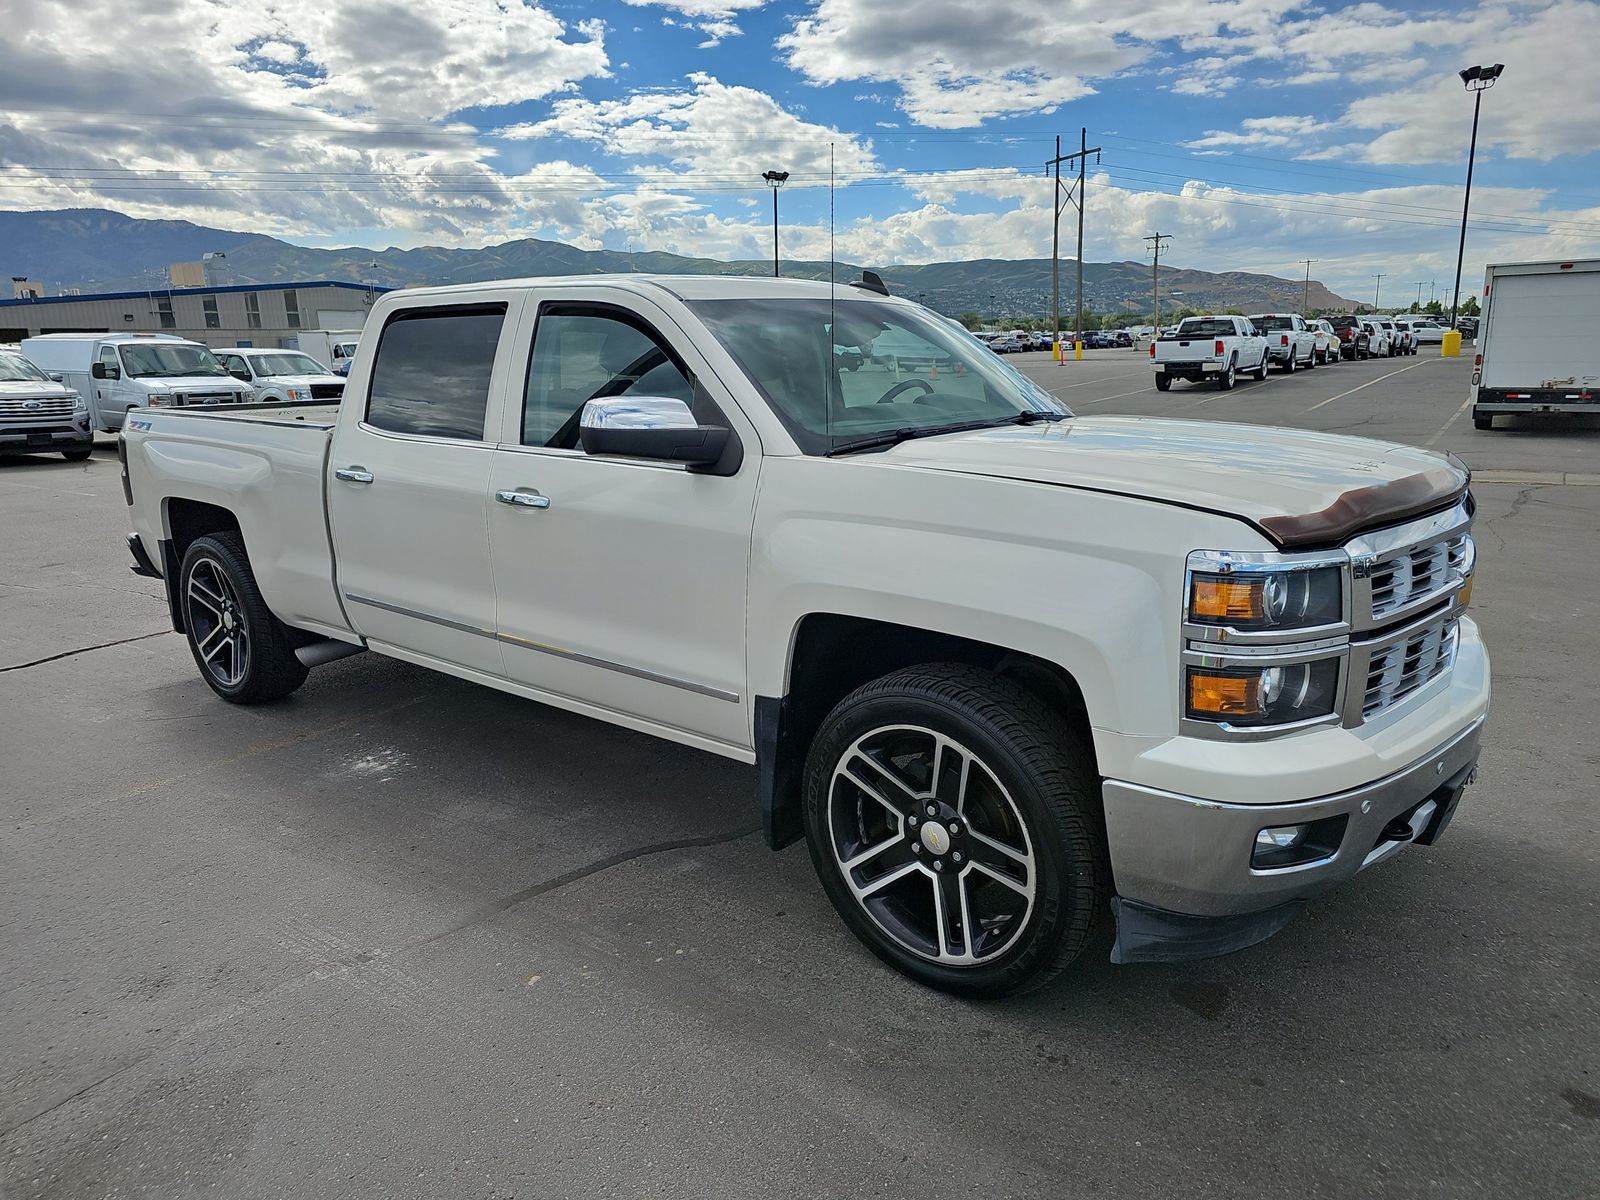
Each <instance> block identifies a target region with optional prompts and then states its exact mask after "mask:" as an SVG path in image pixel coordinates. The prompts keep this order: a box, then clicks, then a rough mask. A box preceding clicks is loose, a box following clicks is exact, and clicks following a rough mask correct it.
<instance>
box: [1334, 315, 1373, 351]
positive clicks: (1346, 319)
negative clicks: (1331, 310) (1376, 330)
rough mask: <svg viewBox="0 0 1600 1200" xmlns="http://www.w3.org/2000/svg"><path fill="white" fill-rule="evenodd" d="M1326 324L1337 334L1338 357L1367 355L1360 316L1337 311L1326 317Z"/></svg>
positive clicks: (1364, 331)
mask: <svg viewBox="0 0 1600 1200" xmlns="http://www.w3.org/2000/svg"><path fill="white" fill-rule="evenodd" d="M1328 324H1330V325H1332V326H1333V331H1334V333H1336V334H1338V336H1339V357H1340V358H1366V357H1367V331H1366V329H1365V328H1363V326H1362V324H1361V318H1359V317H1354V316H1351V315H1350V314H1349V313H1338V314H1335V315H1334V316H1331V317H1329V318H1328Z"/></svg>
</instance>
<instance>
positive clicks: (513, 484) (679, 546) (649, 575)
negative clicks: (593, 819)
mask: <svg viewBox="0 0 1600 1200" xmlns="http://www.w3.org/2000/svg"><path fill="white" fill-rule="evenodd" d="M571 294H572V293H571V292H570V291H566V292H564V293H563V295H571ZM586 294H587V293H586ZM593 295H594V297H595V299H586V300H582V301H566V300H563V301H560V302H557V301H553V300H546V301H545V302H544V303H542V304H540V306H539V308H538V310H537V314H536V325H535V329H534V331H533V334H532V343H533V347H532V354H531V357H530V360H529V364H528V370H527V376H526V380H525V386H524V387H523V388H522V389H520V390H522V392H523V395H522V397H521V401H522V402H521V404H520V405H518V404H517V403H516V402H515V400H516V396H515V391H513V402H512V403H511V404H509V405H508V409H507V412H508V417H509V416H510V414H511V413H512V412H513V411H516V417H517V418H519V419H510V420H508V422H507V425H506V427H505V428H503V429H502V432H501V438H502V441H501V445H500V447H499V448H498V449H497V450H496V451H495V456H494V458H495V461H494V471H493V477H492V480H491V484H490V492H491V495H492V496H493V497H494V499H492V500H491V501H490V503H489V540H490V546H491V549H492V552H493V555H494V571H495V580H496V585H497V591H498V595H499V603H498V610H497V622H498V627H499V632H500V639H501V650H502V652H503V653H504V655H505V664H506V674H507V676H508V677H509V678H511V679H513V680H516V681H518V682H520V683H523V684H525V685H527V686H529V687H532V688H536V689H538V690H540V691H542V692H544V693H546V694H548V695H549V696H551V698H552V699H554V700H557V702H560V701H562V700H565V701H567V702H569V705H570V706H572V707H577V708H580V709H583V710H586V711H591V712H596V713H597V715H603V716H609V717H611V718H612V719H615V720H619V721H620V722H621V723H623V724H628V725H632V726H635V727H640V728H651V729H652V730H653V731H655V732H659V733H664V734H667V735H668V736H672V735H677V736H678V737H679V740H682V741H687V742H689V743H691V744H698V745H703V746H706V747H707V748H711V749H720V750H723V751H726V750H728V749H735V750H748V749H749V747H750V733H749V717H748V711H749V704H750V698H749V696H748V695H747V694H746V682H745V681H746V675H745V585H746V572H747V568H748V563H749V555H750V537H751V529H752V526H753V522H754V508H755V491H756V476H757V471H758V469H759V467H760V464H761V455H760V449H759V446H758V444H757V442H756V439H755V432H754V430H753V429H752V428H751V427H750V426H749V425H748V423H747V422H746V421H745V419H744V416H743V414H742V413H740V412H739V411H738V409H737V407H736V406H735V405H734V404H733V402H732V400H731V398H730V397H728V396H727V395H726V394H725V393H723V392H722V391H721V385H720V383H718V381H717V380H716V379H715V378H714V376H713V375H712V373H711V371H710V368H709V366H708V365H707V364H706V363H705V362H704V360H702V359H701V358H700V357H699V355H698V354H697V352H696V351H695V350H694V347H693V344H692V342H691V341H690V340H689V339H688V338H686V337H684V336H683V334H682V332H681V331H680V330H678V329H677V328H676V327H675V326H673V325H672V324H671V322H670V318H669V317H667V316H666V314H665V313H663V312H661V311H660V310H657V309H655V308H654V307H653V306H651V305H649V304H648V303H647V302H644V301H642V300H641V299H639V298H637V297H630V299H629V303H628V305H627V307H622V306H620V305H612V304H608V303H606V302H604V300H603V299H601V297H603V296H604V295H605V293H604V290H603V289H595V290H594V293H593ZM525 336H526V335H525ZM697 383H698V385H699V386H698V387H697V386H696V384H697ZM615 396H667V397H674V398H677V399H681V400H684V401H686V402H690V403H691V404H692V405H693V407H695V409H696V415H697V416H698V417H699V418H700V420H701V421H702V423H710V422H712V421H715V422H719V423H725V424H728V425H729V426H730V427H731V428H732V429H733V430H734V432H735V435H736V436H737V437H738V438H739V439H740V441H741V444H742V447H743V450H744V457H743V461H742V463H741V465H740V467H739V469H738V471H737V472H736V473H735V474H733V475H731V476H715V475H709V474H696V473H692V472H690V471H688V470H686V469H685V468H684V467H682V466H681V465H673V464H670V463H662V462H651V461H645V460H641V459H622V458H612V457H607V458H598V457H594V458H592V457H590V456H588V455H586V454H585V453H584V452H583V450H582V449H581V448H580V446H579V442H578V414H579V413H580V412H581V410H582V408H583V404H584V403H585V401H587V400H589V399H591V398H595V397H615ZM514 496H523V497H529V498H532V499H533V500H534V501H535V503H534V504H530V503H527V502H525V501H521V502H519V501H516V500H513V499H511V498H512V497H514ZM502 497H503V499H502ZM536 505H537V506H536Z"/></svg>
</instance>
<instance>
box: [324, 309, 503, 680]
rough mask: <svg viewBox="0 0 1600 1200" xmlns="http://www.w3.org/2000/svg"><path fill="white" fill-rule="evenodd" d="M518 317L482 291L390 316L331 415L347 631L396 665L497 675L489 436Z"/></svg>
mask: <svg viewBox="0 0 1600 1200" xmlns="http://www.w3.org/2000/svg"><path fill="white" fill-rule="evenodd" d="M520 308H521V298H520V296H518V295H517V294H516V293H513V292H510V291H505V292H494V291H487V292H474V293H472V296H471V302H470V303H462V302H461V299H460V298H459V297H438V298H430V300H429V301H422V302H413V303H408V304H407V305H406V306H405V307H403V308H398V309H395V310H392V311H391V312H390V313H389V314H388V316H387V317H386V318H385V319H384V324H383V326H382V328H381V330H379V331H378V333H377V335H376V337H375V339H374V344H375V346H376V352H375V353H374V355H373V359H372V362H371V364H370V367H369V369H368V370H367V371H365V372H364V373H363V374H362V375H361V376H360V377H358V378H357V379H356V380H355V383H354V386H353V387H352V388H351V389H350V394H348V395H347V396H346V399H345V403H344V406H343V408H342V409H341V412H340V418H339V428H338V431H337V432H336V434H335V435H334V440H333V446H332V452H331V456H330V458H331V462H330V471H331V477H330V479H329V480H328V497H329V499H328V507H329V516H330V520H331V522H332V526H333V541H334V548H335V550H336V552H337V566H338V575H339V592H340V595H341V598H342V599H343V601H344V604H345V610H346V612H347V613H348V614H349V617H350V622H351V624H352V625H353V626H354V627H355V628H356V630H357V631H359V632H360V633H362V634H363V635H365V636H366V637H368V638H370V639H371V640H372V641H374V642H378V643H381V644H382V645H383V647H384V648H385V649H387V650H388V651H389V652H391V653H395V654H396V655H397V656H398V657H401V658H409V659H412V660H414V661H419V662H423V663H425V664H426V665H430V666H438V665H446V666H453V667H457V668H465V669H467V670H468V671H474V672H480V673H483V674H486V675H493V676H498V675H500V674H501V657H500V648H499V644H498V643H497V642H496V640H495V625H494V576H493V572H492V570H491V568H490V562H489V539H488V530H487V528H486V515H487V514H486V510H487V505H488V488H489V470H490V465H491V462H492V459H493V445H492V440H493V435H492V434H491V435H488V436H486V434H485V428H486V426H489V425H490V422H491V421H493V423H494V426H496V427H497V426H498V421H499V413H498V411H493V412H491V398H492V397H498V396H500V395H501V394H502V393H503V391H504V388H505V381H506V378H507V370H508V363H509V356H510V354H511V352H512V347H511V340H512V339H510V338H509V337H502V334H503V333H508V332H509V331H511V330H514V329H515V328H516V325H517V319H518V315H519V312H520Z"/></svg>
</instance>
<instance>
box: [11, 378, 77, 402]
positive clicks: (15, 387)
mask: <svg viewBox="0 0 1600 1200" xmlns="http://www.w3.org/2000/svg"><path fill="white" fill-rule="evenodd" d="M77 394H78V393H77V392H75V391H73V390H72V389H71V388H69V387H64V386H63V385H61V384H59V383H40V382H39V381H38V380H37V379H31V380H30V379H23V380H18V381H17V382H15V383H12V382H9V381H0V400H70V399H72V398H73V397H74V396H76V395H77Z"/></svg>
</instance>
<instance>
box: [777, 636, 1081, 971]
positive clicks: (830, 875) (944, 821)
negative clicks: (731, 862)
mask: <svg viewBox="0 0 1600 1200" xmlns="http://www.w3.org/2000/svg"><path fill="white" fill-rule="evenodd" d="M1096 784H1097V775H1096V771H1095V767H1094V762H1093V759H1092V756H1091V755H1090V753H1089V750H1088V744H1087V739H1086V738H1085V737H1084V736H1083V734H1082V732H1081V731H1079V730H1077V729H1075V728H1074V727H1072V726H1071V725H1069V724H1068V723H1067V722H1066V721H1065V720H1064V719H1062V718H1061V717H1060V716H1059V714H1057V713H1056V712H1054V711H1053V710H1052V709H1050V708H1049V707H1048V706H1046V705H1045V704H1044V702H1043V701H1042V700H1040V699H1039V698H1038V697H1037V696H1035V695H1034V694H1033V693H1032V692H1029V691H1027V690H1025V689H1023V688H1021V687H1019V686H1018V685H1016V684H1015V683H1012V682H1010V681H1009V680H1006V679H1004V678H1002V677H1000V676H997V675H994V674H992V673H990V672H988V671H983V670H979V669H977V668H975V667H969V666H964V665H958V664H938V665H930V666H922V667H913V668H910V669H907V670H904V671H898V672H896V673H894V674H892V675H888V676H885V677H884V678H882V679H879V680H876V681H874V682H872V683H869V684H866V685H865V686H863V687H861V688H858V689H857V690H856V691H855V692H853V693H851V694H850V695H849V696H847V697H846V698H845V699H844V700H842V701H841V702H840V703H839V705H838V706H837V707H836V708H835V709H834V710H833V711H832V712H831V713H829V714H828V716H827V718H826V719H825V720H824V721H823V723H822V727H821V729H819V730H818V733H817V736H816V740H815V741H814V742H813V743H812V747H811V751H810V754H809V755H808V757H807V761H806V775H805V817H806V838H807V842H808V844H809V846H810V849H811V857H812V861H813V863H814V864H815V865H816V869H817V874H818V875H819V876H820V878H821V880H822V884H823V887H824V889H825V890H826V891H827V893H828V898H829V899H830V900H831V901H832V902H833V905H834V907H835V908H836V909H838V911H839V914H840V916H841V917H843V918H844V922H845V924H846V925H848V926H849V927H850V929H851V931H852V932H853V933H854V934H855V935H856V936H857V937H858V938H860V939H861V941H862V942H863V943H865V945H866V946H867V948H868V949H870V950H871V951H872V952H873V953H874V954H876V955H877V956H878V957H879V958H881V959H882V960H883V961H884V962H886V963H888V964H889V965H890V966H893V967H895V968H896V969H897V970H899V971H901V972H903V973H905V974H906V975H908V976H910V977H911V978H913V979H915V980H917V981H918V982H921V983H924V984H927V985H929V986H931V987H936V988H939V989H941V990H943V991H948V992H955V993H957V994H960V995H966V996H999V995H1004V994H1005V993H1007V992H1014V991H1017V990H1019V989H1023V988H1029V987H1036V986H1038V985H1040V984H1042V983H1044V982H1046V981H1047V980H1049V979H1050V978H1052V977H1053V976H1054V975H1056V974H1057V973H1058V972H1060V971H1061V970H1063V969H1064V968H1066V967H1067V966H1068V965H1069V964H1070V963H1071V962H1072V961H1073V959H1075V958H1076V957H1077V956H1078V954H1079V953H1080V952H1081V951H1082V950H1083V948H1084V945H1085V944H1086V943H1087V942H1088V940H1089V938H1090V935H1091V933H1092V931H1093V929H1094V927H1095V925H1096V923H1097V921H1098V920H1100V919H1101V918H1103V916H1104V915H1105V912H1106V909H1107V901H1108V896H1109V874H1110V873H1109V870H1108V868H1107V865H1106V856H1105V851H1104V832H1103V829H1102V826H1101V822H1100V819H1099V815H1098V814H1099V806H1098V803H1097V800H1096Z"/></svg>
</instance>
